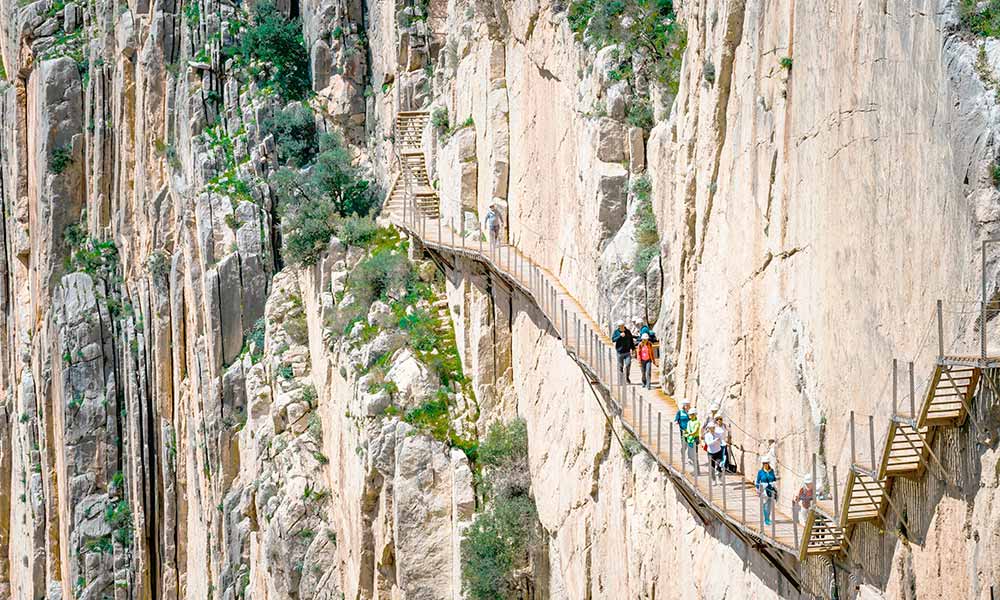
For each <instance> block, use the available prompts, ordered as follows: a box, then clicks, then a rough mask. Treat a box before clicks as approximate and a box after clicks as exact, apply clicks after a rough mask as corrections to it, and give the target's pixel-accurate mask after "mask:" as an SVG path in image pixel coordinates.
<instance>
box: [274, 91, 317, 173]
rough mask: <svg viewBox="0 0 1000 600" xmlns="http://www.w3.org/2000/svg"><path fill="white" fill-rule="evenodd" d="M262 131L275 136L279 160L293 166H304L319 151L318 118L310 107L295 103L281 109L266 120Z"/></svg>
mask: <svg viewBox="0 0 1000 600" xmlns="http://www.w3.org/2000/svg"><path fill="white" fill-rule="evenodd" d="M262 133H263V134H264V135H265V136H266V135H273V136H274V143H275V146H276V147H277V150H278V162H279V163H280V164H282V165H284V164H289V165H291V166H293V167H304V166H306V165H308V164H309V163H310V162H312V160H313V159H314V158H315V157H316V154H317V153H318V152H319V138H318V137H317V134H316V120H315V118H314V117H313V113H312V111H311V110H309V108H307V107H305V106H302V105H293V106H289V107H287V108H285V109H284V110H280V111H278V112H276V113H275V114H274V116H273V117H271V118H270V119H268V120H267V121H265V122H264V124H263V127H262Z"/></svg>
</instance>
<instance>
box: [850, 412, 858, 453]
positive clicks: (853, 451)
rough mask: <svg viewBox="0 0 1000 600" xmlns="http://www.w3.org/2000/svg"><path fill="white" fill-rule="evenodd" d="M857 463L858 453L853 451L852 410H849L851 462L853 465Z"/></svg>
mask: <svg viewBox="0 0 1000 600" xmlns="http://www.w3.org/2000/svg"><path fill="white" fill-rule="evenodd" d="M857 463H858V455H857V452H856V451H855V446H854V411H853V410H852V411H851V464H852V465H855V464H857Z"/></svg>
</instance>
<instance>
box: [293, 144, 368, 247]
mask: <svg viewBox="0 0 1000 600" xmlns="http://www.w3.org/2000/svg"><path fill="white" fill-rule="evenodd" d="M319 149H320V154H319V156H318V157H317V158H316V162H315V164H313V166H312V168H311V169H309V170H308V171H307V172H300V171H298V170H297V169H292V168H288V167H286V168H283V169H280V170H279V171H278V172H277V173H276V174H275V176H274V189H275V193H276V195H277V197H278V206H279V213H280V214H281V233H282V240H283V247H282V256H283V257H284V259H285V260H286V261H288V262H289V263H292V264H297V265H311V264H315V262H316V260H317V259H318V258H319V255H320V253H321V252H322V251H323V249H324V248H325V247H326V244H327V243H328V242H329V240H330V236H332V235H334V233H336V232H337V230H338V228H341V225H340V223H341V222H342V219H343V218H344V217H350V216H361V217H364V216H367V215H368V214H370V213H371V212H372V210H373V209H374V207H375V204H376V202H377V198H376V197H375V195H374V194H373V193H372V190H371V189H370V183H369V182H368V180H366V179H364V178H363V177H362V176H361V173H360V171H359V170H358V169H357V168H356V167H355V166H354V165H353V164H352V163H351V156H350V154H349V153H348V152H347V149H346V148H344V145H343V143H342V142H341V140H340V138H337V137H335V136H333V135H323V136H321V137H320V141H319ZM356 225H357V223H354V224H352V225H351V226H350V227H355V226H356ZM341 230H343V229H342V228H341ZM353 231H354V232H357V229H354V230H353Z"/></svg>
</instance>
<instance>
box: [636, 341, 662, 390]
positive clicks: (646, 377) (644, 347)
mask: <svg viewBox="0 0 1000 600" xmlns="http://www.w3.org/2000/svg"><path fill="white" fill-rule="evenodd" d="M635 355H636V358H638V359H639V366H640V367H641V371H642V387H644V388H646V389H647V390H649V389H652V388H653V365H655V364H658V363H657V362H656V349H655V348H653V342H651V341H649V334H648V333H644V334H642V340H640V341H639V346H638V347H637V348H636V349H635Z"/></svg>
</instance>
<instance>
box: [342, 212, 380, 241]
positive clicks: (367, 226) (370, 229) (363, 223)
mask: <svg viewBox="0 0 1000 600" xmlns="http://www.w3.org/2000/svg"><path fill="white" fill-rule="evenodd" d="M335 231H336V234H337V237H338V238H339V239H340V241H341V242H343V243H345V244H347V245H348V246H367V245H368V243H369V242H371V241H372V239H374V238H375V232H376V231H378V225H376V224H375V219H373V218H371V217H370V216H363V217H362V216H359V215H347V216H346V217H344V218H343V219H340V220H339V221H338V222H337V225H336V227H335Z"/></svg>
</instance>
